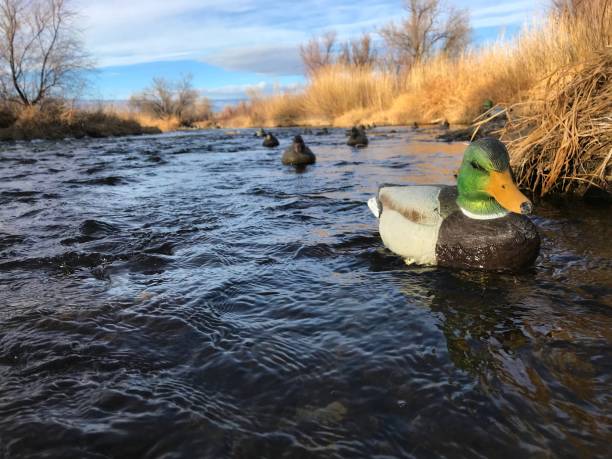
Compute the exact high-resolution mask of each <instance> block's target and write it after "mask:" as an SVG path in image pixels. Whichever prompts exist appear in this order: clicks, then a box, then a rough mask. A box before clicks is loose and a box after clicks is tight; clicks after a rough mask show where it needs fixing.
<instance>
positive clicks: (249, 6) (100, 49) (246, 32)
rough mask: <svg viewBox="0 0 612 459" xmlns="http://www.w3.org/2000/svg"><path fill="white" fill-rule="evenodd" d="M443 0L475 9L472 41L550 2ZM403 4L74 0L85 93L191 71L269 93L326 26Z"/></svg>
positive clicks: (350, 31) (284, 83) (210, 85)
mask: <svg viewBox="0 0 612 459" xmlns="http://www.w3.org/2000/svg"><path fill="white" fill-rule="evenodd" d="M447 3H448V4H449V5H450V6H454V7H457V8H467V9H468V10H469V14H470V25H471V27H472V45H473V46H479V45H482V44H485V43H487V42H491V41H494V40H497V39H499V38H500V37H502V36H503V37H504V38H505V39H511V38H512V37H514V36H515V35H516V34H517V33H518V31H520V30H521V28H522V27H524V26H525V25H527V24H529V23H532V22H533V21H534V20H535V19H537V18H539V17H541V16H542V15H543V13H544V12H545V10H546V7H547V5H548V2H547V1H546V0H535V1H526V0H518V1H512V0H509V1H502V2H491V1H485V0H475V1H468V0H449V1H448V2H447ZM403 4H404V2H403V1H400V0H377V1H375V2H368V3H367V4H365V5H362V6H356V5H354V4H353V3H349V2H348V1H346V0H341V1H339V2H334V3H333V4H329V3H327V2H324V1H322V0H315V1H311V2H308V8H306V7H305V6H304V4H300V5H293V4H292V5H282V4H280V2H275V1H271V0H260V1H253V0H241V1H239V2H234V3H232V4H231V5H220V4H216V3H215V2H210V1H208V0H205V1H197V0H178V1H176V2H172V4H170V3H169V2H163V1H160V0H157V1H151V2H149V1H146V2H145V0H135V1H133V2H131V3H130V4H129V5H125V4H122V2H120V1H119V0H106V1H104V2H96V3H93V2H89V3H88V2H85V0H78V1H76V2H75V3H74V6H75V10H76V11H77V12H78V13H79V15H80V16H81V17H82V19H83V20H84V23H85V24H86V26H85V27H84V36H83V39H84V43H85V47H86V49H87V50H88V51H89V52H90V53H91V56H92V58H93V59H94V61H95V63H96V65H95V70H94V72H93V73H92V75H91V78H90V83H91V84H90V87H89V88H88V91H87V92H86V94H85V95H84V97H83V99H84V100H98V101H103V102H112V101H124V100H127V99H129V97H130V95H132V94H134V93H135V92H138V91H140V90H142V89H144V88H145V87H146V86H148V85H149V84H150V83H151V80H152V79H153V78H154V77H163V78H168V79H171V80H172V79H176V78H179V77H180V76H181V75H186V74H191V75H192V76H193V84H194V87H195V88H197V89H198V90H199V91H201V93H202V94H203V95H204V96H206V97H208V98H209V99H211V100H212V101H228V100H233V101H238V100H242V99H244V98H246V91H247V90H249V89H257V90H258V91H261V92H262V93H264V94H269V93H271V92H273V91H274V90H275V88H280V89H291V88H297V87H299V86H300V85H302V84H303V83H305V81H306V79H305V77H304V75H303V68H302V63H301V60H300V55H299V46H300V44H302V43H305V42H306V41H308V40H309V39H310V38H312V37H313V36H317V35H320V34H321V33H323V32H325V31H327V30H335V31H336V32H337V33H338V39H339V40H340V41H346V40H349V39H351V38H355V37H357V36H359V35H361V34H362V33H364V32H369V33H376V30H377V29H378V28H380V27H381V26H382V25H385V24H387V23H389V22H390V21H392V20H393V21H396V22H397V21H398V20H400V19H401V18H402V17H403V16H404V11H405V10H404V9H403ZM117 10H121V13H122V14H121V16H120V17H118V16H117V15H116V11H117ZM262 12H263V13H265V14H262Z"/></svg>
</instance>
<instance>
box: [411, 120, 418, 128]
mask: <svg viewBox="0 0 612 459" xmlns="http://www.w3.org/2000/svg"><path fill="white" fill-rule="evenodd" d="M418 128H419V123H417V122H416V121H415V122H414V123H412V129H418Z"/></svg>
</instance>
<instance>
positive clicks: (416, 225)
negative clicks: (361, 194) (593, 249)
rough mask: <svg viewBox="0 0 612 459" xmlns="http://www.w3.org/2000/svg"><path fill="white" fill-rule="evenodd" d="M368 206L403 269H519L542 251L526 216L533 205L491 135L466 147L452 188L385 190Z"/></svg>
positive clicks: (390, 187)
mask: <svg viewBox="0 0 612 459" xmlns="http://www.w3.org/2000/svg"><path fill="white" fill-rule="evenodd" d="M368 207H369V208H370V210H371V211H372V213H374V215H375V216H376V217H377V218H378V230H379V233H380V236H381V238H382V241H383V243H384V245H385V246H386V247H387V248H388V249H389V250H391V251H392V252H394V253H396V254H397V255H399V256H401V257H403V258H404V259H405V260H406V262H407V263H408V264H411V263H416V264H421V265H439V266H447V267H452V268H460V269H466V268H467V269H490V270H517V269H520V268H523V267H525V266H527V265H530V264H531V263H533V262H534V261H535V259H536V257H537V255H538V251H539V249H540V236H539V235H538V231H537V229H536V227H535V225H534V224H533V223H532V222H531V220H529V218H527V217H526V216H525V215H526V214H529V213H531V211H532V208H533V206H532V204H531V202H530V201H529V199H527V197H526V196H525V195H524V194H523V193H521V192H520V191H519V189H518V187H517V186H516V185H515V183H514V180H513V179H512V172H511V170H510V158H509V156H508V151H507V150H506V147H505V146H504V144H503V143H502V142H500V141H499V140H497V139H494V138H490V137H489V138H486V137H485V138H482V139H479V140H476V141H475V142H472V143H471V144H470V145H469V146H468V147H467V149H466V150H465V153H464V155H463V162H462V163H461V167H460V169H459V174H458V176H457V186H448V185H408V186H401V185H382V186H381V187H380V188H379V189H378V193H377V195H376V196H375V197H373V198H371V199H370V200H369V201H368Z"/></svg>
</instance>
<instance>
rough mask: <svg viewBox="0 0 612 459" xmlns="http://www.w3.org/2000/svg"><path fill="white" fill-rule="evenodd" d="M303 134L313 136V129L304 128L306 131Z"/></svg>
mask: <svg viewBox="0 0 612 459" xmlns="http://www.w3.org/2000/svg"><path fill="white" fill-rule="evenodd" d="M302 134H303V135H312V129H310V128H304V130H303V132H302Z"/></svg>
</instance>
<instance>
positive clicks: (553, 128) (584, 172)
mask: <svg viewBox="0 0 612 459" xmlns="http://www.w3.org/2000/svg"><path fill="white" fill-rule="evenodd" d="M531 95H532V97H531V99H530V101H529V102H527V103H523V104H515V105H514V106H513V107H512V108H514V109H515V112H516V113H517V116H515V117H512V119H511V120H510V122H509V123H508V124H507V125H506V127H505V128H504V129H503V130H502V131H501V138H502V140H504V141H506V143H507V145H508V148H509V149H510V151H511V152H512V163H513V168H514V171H515V173H516V176H517V180H518V182H519V184H520V185H522V186H524V187H528V188H530V189H532V190H535V191H538V192H539V193H540V194H541V195H545V194H548V193H550V192H553V191H560V192H570V191H572V192H577V193H579V194H581V193H584V191H586V190H587V189H588V188H589V187H591V186H595V187H597V188H602V189H606V188H607V187H608V183H609V182H612V170H611V169H612V162H611V161H610V160H611V158H612V53H611V52H601V53H599V54H597V55H595V56H594V57H593V58H591V59H590V60H589V61H588V62H586V63H583V64H580V65H573V66H567V67H563V68H560V69H558V70H557V71H556V72H554V73H553V74H552V75H551V76H550V77H549V78H547V79H546V80H545V81H544V82H543V83H542V84H541V85H539V86H537V87H535V88H533V90H532V91H531Z"/></svg>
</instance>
